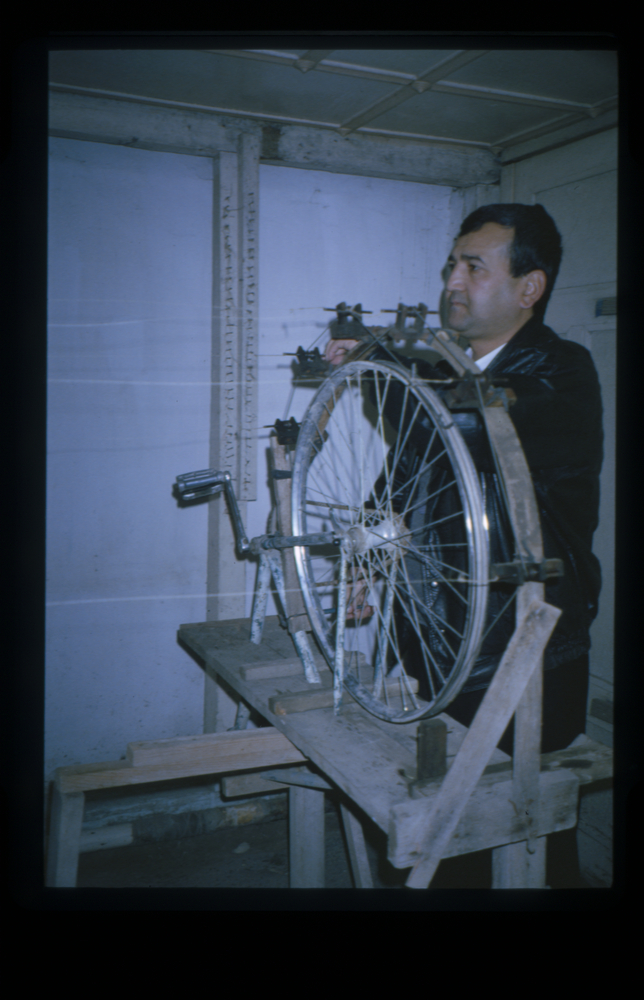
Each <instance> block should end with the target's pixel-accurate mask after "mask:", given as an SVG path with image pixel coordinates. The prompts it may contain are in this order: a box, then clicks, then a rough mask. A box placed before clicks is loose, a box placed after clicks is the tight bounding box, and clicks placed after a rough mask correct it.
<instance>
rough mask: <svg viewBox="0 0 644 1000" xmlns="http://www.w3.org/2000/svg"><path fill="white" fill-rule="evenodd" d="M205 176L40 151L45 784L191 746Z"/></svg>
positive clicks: (202, 448) (197, 167)
mask: <svg viewBox="0 0 644 1000" xmlns="http://www.w3.org/2000/svg"><path fill="white" fill-rule="evenodd" d="M211 227H212V161H211V160H209V159H204V158H201V157H191V156H183V155H176V154H173V153H160V152H149V151H147V150H132V149H127V148H125V147H123V146H112V145H107V144H102V143H101V144H98V143H92V142H79V141H75V140H72V139H60V138H54V139H52V140H51V161H50V207H49V240H50V264H49V299H50V305H49V388H48V396H49V418H48V434H49V458H48V521H47V567H48V590H47V664H46V668H47V674H46V760H45V772H46V777H50V776H51V773H52V771H53V769H54V768H55V767H57V766H60V765H64V764H71V763H84V762H92V761H99V760H105V759H116V758H118V757H120V756H121V755H122V754H124V752H125V745H126V743H127V742H128V741H130V740H133V739H152V738H159V737H164V736H175V735H179V734H188V733H194V732H199V731H200V729H201V726H202V713H203V708H202V701H203V675H202V672H201V670H200V669H199V668H198V667H197V666H196V664H195V663H194V662H193V661H192V660H191V659H190V658H189V657H188V656H186V654H185V652H184V651H183V650H182V649H180V648H179V647H178V645H177V642H176V629H177V625H178V624H179V623H180V622H184V621H202V620H204V618H205V591H206V587H205V574H206V564H205V538H206V514H207V512H206V509H205V508H204V507H203V506H202V507H200V508H198V509H194V510H192V511H191V512H190V513H191V516H190V517H186V516H185V511H183V510H180V509H179V508H178V507H177V503H176V501H175V500H174V498H173V496H172V493H171V489H172V483H173V480H174V478H175V476H176V475H177V473H179V472H183V471H189V470H191V469H200V468H205V467H207V465H208V444H209V404H210V385H209V381H210V379H209V372H210V327H211V323H210V308H211V282H212V272H211Z"/></svg>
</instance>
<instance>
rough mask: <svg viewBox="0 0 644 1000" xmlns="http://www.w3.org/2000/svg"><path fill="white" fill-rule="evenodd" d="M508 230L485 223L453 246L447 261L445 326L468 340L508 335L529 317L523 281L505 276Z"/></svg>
mask: <svg viewBox="0 0 644 1000" xmlns="http://www.w3.org/2000/svg"><path fill="white" fill-rule="evenodd" d="M513 237H514V229H509V228H507V227H506V226H500V225H498V224H497V223H496V222H486V223H485V225H484V226H483V227H482V228H481V229H479V230H478V231H477V232H475V233H468V234H467V235H466V236H462V237H461V238H460V239H458V240H457V241H456V243H455V244H454V248H453V250H452V253H451V254H450V256H449V258H448V261H447V271H448V275H449V277H448V279H447V282H446V285H445V290H446V304H447V310H448V314H447V315H448V319H447V325H448V326H449V327H450V328H451V329H452V330H456V331H457V333H461V334H462V335H463V336H464V337H466V338H467V339H468V340H476V339H478V338H481V339H483V340H484V339H490V338H494V337H498V336H499V335H502V334H507V333H511V334H513V333H514V332H516V330H517V329H519V327H520V326H522V325H523V323H525V322H526V320H527V319H529V317H530V316H531V315H532V309H531V308H530V309H529V311H528V310H527V309H526V307H525V304H523V305H522V302H523V296H524V289H525V279H524V278H513V277H512V275H511V274H510V256H509V253H510V246H511V243H512V239H513Z"/></svg>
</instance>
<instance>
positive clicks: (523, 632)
mask: <svg viewBox="0 0 644 1000" xmlns="http://www.w3.org/2000/svg"><path fill="white" fill-rule="evenodd" d="M560 614H561V611H560V610H559V608H554V607H552V606H551V605H550V604H545V603H543V602H540V601H535V602H534V603H533V604H532V605H531V606H530V610H529V611H528V613H527V614H526V616H525V617H524V618H523V620H522V621H521V623H520V624H519V625H518V627H517V629H516V631H515V633H514V635H513V636H512V639H511V640H510V642H509V644H508V647H507V649H506V651H505V653H504V654H503V658H502V660H501V663H500V664H499V667H498V669H497V671H496V673H495V675H494V677H493V679H492V683H491V684H490V686H489V688H488V689H487V691H486V693H485V697H484V698H483V701H482V702H481V705H480V707H479V710H478V712H477V713H476V716H475V717H474V721H473V722H472V725H471V726H470V728H469V730H468V732H467V736H466V737H465V739H464V740H463V743H462V745H461V749H460V750H459V752H458V754H457V756H456V759H455V761H454V763H453V764H452V766H451V768H450V770H449V772H448V774H447V777H446V778H445V780H444V781H443V784H442V785H441V790H440V792H439V794H438V796H437V797H436V799H435V801H434V803H433V804H432V806H431V808H429V809H427V812H426V829H425V832H424V835H423V836H422V837H421V838H419V841H418V844H417V846H416V850H417V856H418V859H419V860H418V861H417V863H416V864H415V866H414V868H413V870H412V873H411V875H410V876H409V878H408V879H407V883H406V884H407V885H408V886H409V887H410V888H412V889H420V888H427V886H428V885H429V883H430V881H431V880H432V878H433V877H434V873H435V871H436V869H437V867H438V865H439V862H440V860H441V858H442V857H443V854H444V852H445V850H446V849H447V846H448V844H449V842H450V840H451V838H452V834H453V833H454V831H455V829H456V827H457V826H458V821H459V819H460V816H461V813H462V812H463V810H464V808H465V806H466V805H467V800H468V798H469V797H470V795H471V794H472V792H473V791H474V789H475V788H476V785H477V783H478V781H479V779H480V778H481V775H482V774H483V771H484V770H485V766H486V764H487V762H488V761H489V759H490V755H491V753H492V751H493V749H494V748H495V746H496V745H497V743H498V742H499V740H500V739H501V737H502V735H503V733H504V731H505V728H506V726H507V725H508V723H509V721H510V719H511V718H512V716H513V715H514V712H515V710H516V707H517V705H518V703H519V700H520V698H521V696H522V695H523V692H524V690H525V687H526V684H527V683H528V680H529V679H530V676H531V674H532V672H533V670H534V669H535V668H536V667H537V665H538V663H539V662H540V657H541V656H542V655H543V650H544V649H545V646H546V643H547V641H548V639H549V638H550V635H551V633H552V630H553V629H554V627H555V625H556V623H557V620H558V618H559V616H560Z"/></svg>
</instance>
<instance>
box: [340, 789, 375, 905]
mask: <svg viewBox="0 0 644 1000" xmlns="http://www.w3.org/2000/svg"><path fill="white" fill-rule="evenodd" d="M340 808H341V810H342V824H343V826H344V833H345V836H346V838H347V846H348V848H349V858H350V860H351V873H352V875H353V881H354V882H355V884H356V889H373V879H372V878H371V868H370V867H369V857H368V855H367V846H366V844H365V842H364V832H363V829H362V823H361V822H360V820H359V819H356V817H355V816H354V815H353V813H352V812H351V811H350V810H349V809H347V807H346V806H345V805H341V806H340Z"/></svg>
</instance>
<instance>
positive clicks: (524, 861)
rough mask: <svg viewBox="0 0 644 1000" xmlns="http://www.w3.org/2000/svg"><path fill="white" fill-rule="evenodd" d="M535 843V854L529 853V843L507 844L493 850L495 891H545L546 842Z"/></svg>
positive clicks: (537, 840) (544, 838)
mask: <svg viewBox="0 0 644 1000" xmlns="http://www.w3.org/2000/svg"><path fill="white" fill-rule="evenodd" d="M547 839H548V838H547V837H537V838H536V840H534V841H533V844H534V853H533V854H530V852H529V851H528V841H526V840H519V841H518V842H517V843H516V844H506V845H505V846H504V847H495V848H494V849H493V850H492V888H493V889H544V888H545V885H546V841H547Z"/></svg>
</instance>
